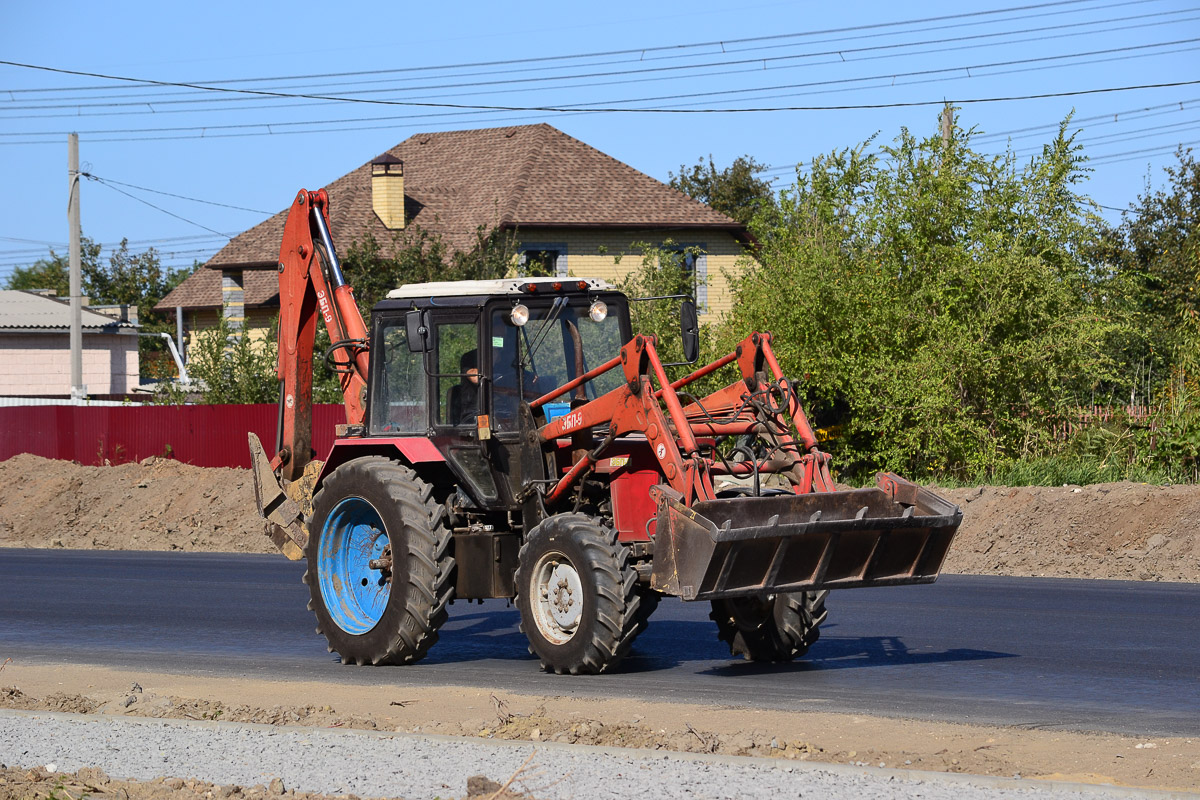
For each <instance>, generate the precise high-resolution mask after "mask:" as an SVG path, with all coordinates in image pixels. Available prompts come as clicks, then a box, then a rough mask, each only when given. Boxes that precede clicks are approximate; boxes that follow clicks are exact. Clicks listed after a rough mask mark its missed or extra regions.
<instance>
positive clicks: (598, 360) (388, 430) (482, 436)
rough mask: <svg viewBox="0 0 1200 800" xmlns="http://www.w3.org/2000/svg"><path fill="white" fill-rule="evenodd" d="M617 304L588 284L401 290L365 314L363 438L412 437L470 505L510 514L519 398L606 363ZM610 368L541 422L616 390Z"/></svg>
mask: <svg viewBox="0 0 1200 800" xmlns="http://www.w3.org/2000/svg"><path fill="white" fill-rule="evenodd" d="M628 304H629V301H628V300H627V298H626V297H625V296H624V295H623V294H621V293H620V292H618V291H616V289H615V288H614V287H613V286H611V285H610V284H608V283H606V282H605V281H602V280H598V279H578V278H576V279H546V278H538V279H523V280H517V279H508V280H489V281H460V282H453V283H449V282H445V283H434V284H410V285H405V286H402V287H400V288H399V289H395V290H393V291H391V292H389V293H388V295H387V297H386V299H384V300H383V301H381V302H380V303H379V304H377V305H376V306H375V309H374V311H373V313H372V319H373V326H372V331H371V351H372V352H373V353H374V354H375V359H374V363H373V364H372V369H371V375H370V377H369V387H368V395H369V397H368V402H367V405H368V413H367V431H366V433H367V436H368V437H371V436H387V437H395V436H422V437H426V438H428V439H429V440H430V441H431V442H432V443H433V444H434V445H435V446H436V447H437V449H438V450H439V451H440V452H441V453H442V454H443V455H444V456H445V457H446V459H447V461H448V462H449V465H450V467H451V469H452V470H453V472H454V473H455V475H456V477H458V478H459V479H460V480H461V483H460V485H463V486H465V487H466V488H467V490H468V493H469V494H470V496H471V497H470V499H471V500H472V501H473V502H474V503H475V504H476V505H477V506H479V507H480V508H495V507H497V506H502V507H504V508H507V509H516V508H517V507H519V505H520V503H519V501H518V500H517V497H516V495H517V493H518V492H519V491H520V488H521V487H520V480H521V478H522V474H521V470H520V469H519V468H516V466H517V462H519V461H520V459H519V458H518V450H519V446H518V445H519V440H520V409H521V403H522V401H523V400H524V401H526V402H529V401H533V400H536V399H537V398H539V397H541V396H543V395H545V394H547V393H549V392H551V391H552V390H554V389H557V388H559V387H560V386H563V385H565V384H567V383H568V382H570V381H573V380H574V379H575V378H577V377H579V376H581V375H583V374H585V373H586V372H588V371H590V370H592V369H594V368H595V367H597V366H599V365H601V364H604V363H605V362H607V361H609V360H611V359H612V358H613V357H615V356H617V355H618V354H619V352H620V349H621V347H622V345H624V344H625V343H626V342H628V341H629V340H630V339H631V338H632V331H631V329H630V321H629V305H628ZM621 382H622V377H621V374H620V372H619V371H609V372H607V373H605V374H603V375H600V376H598V377H596V378H595V379H593V380H588V381H586V382H583V383H581V384H580V385H579V386H578V387H576V388H575V389H574V390H572V391H571V392H570V393H569V395H568V396H564V397H560V398H556V399H555V400H554V401H553V402H547V403H545V404H544V405H543V406H542V407H541V409H540V411H541V413H542V414H544V418H543V419H541V420H540V421H541V422H542V423H543V424H544V422H548V421H552V420H554V419H556V418H558V417H561V416H563V415H565V414H567V413H568V412H569V410H570V408H571V406H572V404H573V403H575V404H578V403H581V402H586V401H588V400H594V399H596V398H597V397H599V396H601V395H603V394H605V393H607V392H609V391H611V390H613V389H615V388H617V387H618V386H620V385H621Z"/></svg>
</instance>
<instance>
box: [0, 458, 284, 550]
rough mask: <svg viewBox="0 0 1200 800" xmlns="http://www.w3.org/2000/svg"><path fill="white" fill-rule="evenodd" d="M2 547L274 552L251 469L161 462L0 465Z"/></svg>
mask: <svg viewBox="0 0 1200 800" xmlns="http://www.w3.org/2000/svg"><path fill="white" fill-rule="evenodd" d="M0 546H7V547H70V548H82V549H100V550H193V551H217V552H234V553H267V552H274V547H273V545H272V544H271V542H270V541H269V540H268V539H267V538H266V537H265V536H264V535H263V523H262V520H260V519H259V517H258V514H257V513H256V512H255V508H254V485H253V482H252V480H251V478H250V471H249V470H244V469H210V468H203V467H193V466H190V465H188V464H181V463H179V462H178V461H172V460H169V459H162V458H148V459H146V460H145V461H143V462H142V463H140V464H121V465H119V466H115V467H82V466H79V465H78V464H75V463H72V462H69V461H55V460H52V459H47V458H41V457H39V456H32V455H18V456H14V457H12V458H10V459H8V460H7V461H3V462H0Z"/></svg>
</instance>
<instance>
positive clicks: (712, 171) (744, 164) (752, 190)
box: [670, 155, 775, 225]
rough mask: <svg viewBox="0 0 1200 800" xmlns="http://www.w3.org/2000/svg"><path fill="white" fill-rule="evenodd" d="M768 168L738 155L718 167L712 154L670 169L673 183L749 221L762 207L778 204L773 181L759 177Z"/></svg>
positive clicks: (733, 216) (711, 204)
mask: <svg viewBox="0 0 1200 800" xmlns="http://www.w3.org/2000/svg"><path fill="white" fill-rule="evenodd" d="M765 169H767V165H766V164H760V163H758V162H757V161H755V160H754V159H753V158H752V157H750V156H739V157H738V158H736V159H734V162H733V163H732V164H730V165H729V166H728V167H726V168H725V169H720V170H719V169H717V165H716V164H715V163H714V162H713V158H712V156H711V155H710V156H709V157H708V160H707V162H706V161H705V159H704V158H701V159H700V160H699V161H698V162H697V163H696V164H695V165H694V166H691V167H689V166H687V165H686V164H685V165H683V166H681V167H680V168H679V174H675V173H674V172H672V173H670V176H671V180H670V185H671V187H672V188H674V189H677V190H679V191H681V192H683V193H684V194H686V195H687V196H688V197H691V198H692V199H694V200H699V201H700V202H701V203H707V204H708V205H710V206H712V207H713V208H715V209H716V210H717V211H720V212H721V213H722V214H724V215H725V216H727V217H731V218H732V219H735V220H737V221H738V222H740V223H742V224H743V225H748V224H749V223H750V220H751V219H753V218H754V214H755V213H756V212H757V211H758V210H759V209H760V208H764V207H765V208H771V207H774V205H775V191H774V190H773V189H772V188H771V182H770V181H768V180H764V179H763V178H759V177H757V176H758V174H759V173H761V172H762V171H763V170H765Z"/></svg>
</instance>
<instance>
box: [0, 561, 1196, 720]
mask: <svg viewBox="0 0 1200 800" xmlns="http://www.w3.org/2000/svg"><path fill="white" fill-rule="evenodd" d="M303 569H304V567H303V565H302V564H299V563H293V562H288V561H285V560H284V559H282V558H281V557H278V556H245V555H241V556H236V555H223V554H181V553H129V552H101V551H71V550H65V551H64V550H53V551H50V550H11V549H0V661H3V659H4V658H6V657H11V658H13V659H14V661H17V662H19V663H23V664H31V663H84V664H95V665H99V666H106V667H115V668H124V669H146V670H154V671H164V672H176V673H187V674H195V675H210V676H222V677H230V678H238V677H251V678H273V679H279V678H288V677H294V678H298V679H299V678H304V679H313V680H328V681H335V682H344V683H353V684H362V685H383V686H403V685H412V686H436V685H445V684H454V685H466V686H483V687H488V688H496V689H504V690H510V691H514V692H525V693H538V694H554V695H568V696H569V695H578V696H586V697H593V696H595V697H600V696H603V697H611V696H617V695H625V696H629V697H643V698H648V699H655V700H668V701H679V702H697V703H707V704H716V705H735V706H751V707H764V708H782V709H806V710H821V711H850V712H858V713H873V714H882V715H888V716H902V717H912V718H918V719H942V720H951V721H962V722H977V723H994V724H1006V725H1023V726H1028V727H1037V728H1065V729H1073V730H1108V731H1113V732H1119V733H1127V734H1133V735H1147V736H1150V735H1161V736H1178V735H1188V736H1195V735H1198V734H1200V584H1165V583H1158V584H1155V583H1135V582H1119V581H1086V580H1060V579H1044V578H1043V579H1037V578H1000V577H980V576H955V575H951V576H945V577H943V578H941V579H940V580H939V581H938V582H937V583H936V584H933V585H931V586H913V587H901V588H884V589H865V590H851V591H844V592H834V593H833V594H832V595H831V596H830V599H829V603H828V605H829V608H830V615H829V620H828V622H827V623H826V625H825V626H824V627H823V628H822V635H821V640H820V641H819V642H818V643H817V644H816V645H815V646H814V647H813V648H812V650H811V651H810V653H809V656H808V657H807V658H806V659H804V660H802V661H798V662H795V663H793V664H787V665H780V666H760V665H755V664H750V663H746V662H742V661H734V660H732V659H730V658H729V656H728V651H727V650H726V649H725V647H724V645H723V644H722V643H720V642H719V641H718V640H717V637H716V626H715V625H714V624H713V623H712V622H710V621H709V619H708V604H707V603H691V604H687V603H682V602H680V601H676V600H666V601H664V602H663V603H662V604H661V605H660V606H659V608H658V610H657V611H656V612H655V615H654V617H653V618H652V619H651V623H650V627H649V629H648V630H647V631H646V632H645V633H644V634H642V636H641V637H640V638H639V639H638V641H637V643H636V644H635V646H634V651H633V653H632V655H631V656H630V657H629V658H627V659H626V660H625V661H624V662H623V665H622V666H623V668H622V670H621V671H620V672H619V673H617V674H614V675H601V676H588V677H571V676H555V675H548V674H544V673H542V672H541V671H540V669H539V668H538V664H537V662H536V661H535V660H534V659H533V658H532V657H531V656H530V655H529V654H528V652H527V651H526V643H525V639H524V636H523V635H522V634H521V633H519V632H518V630H517V614H516V611H515V609H513V608H511V607H508V606H507V605H506V604H505V603H504V602H503V601H491V602H488V603H485V604H483V605H474V604H466V603H462V602H459V603H456V604H455V605H454V606H452V607H451V610H450V621H449V623H447V625H446V626H445V627H444V628H443V629H442V637H441V641H440V642H439V643H438V644H437V646H436V647H435V648H434V649H433V650H432V652H431V653H430V655H429V657H428V658H426V659H425V660H424V661H422V662H420V663H419V664H417V665H415V666H410V667H383V668H352V667H344V666H342V665H341V664H339V663H338V661H337V658H336V657H335V656H333V655H331V654H329V653H328V652H326V650H325V640H324V639H323V638H322V637H320V636H318V635H316V634H314V633H313V625H314V623H313V618H312V615H311V613H310V612H308V611H306V610H305V603H306V602H307V599H308V596H307V592H308V590H307V588H306V587H305V586H303V585H302V584H301V582H300V577H301V575H302V573H303Z"/></svg>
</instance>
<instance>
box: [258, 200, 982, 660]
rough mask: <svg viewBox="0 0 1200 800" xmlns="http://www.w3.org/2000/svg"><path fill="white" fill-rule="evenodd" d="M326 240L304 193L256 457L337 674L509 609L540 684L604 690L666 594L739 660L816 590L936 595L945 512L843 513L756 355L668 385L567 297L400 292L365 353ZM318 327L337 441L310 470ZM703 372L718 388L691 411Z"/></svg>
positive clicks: (823, 467) (649, 358) (381, 315)
mask: <svg viewBox="0 0 1200 800" xmlns="http://www.w3.org/2000/svg"><path fill="white" fill-rule="evenodd" d="M327 215H328V199H327V197H326V195H325V193H324V192H323V191H320V192H305V191H301V192H300V193H299V194H298V195H297V197H296V200H295V203H294V204H293V205H292V209H291V212H290V214H289V216H288V219H287V224H286V227H285V230H284V237H283V246H282V248H281V252H280V257H279V284H280V302H281V306H282V310H281V316H280V331H279V377H280V380H281V386H282V397H281V403H280V410H281V425H280V446H279V448H278V452H277V453H276V454H275V455H274V457H273V458H271V459H269V460H268V458H267V455H266V454H265V453H264V452H263V449H262V447H261V445H260V444H259V443H258V440H257V438H255V437H254V436H253V434H251V450H252V452H253V454H254V463H255V489H256V493H257V497H258V504H259V510H260V513H261V514H262V515H263V516H264V517H265V518H266V519H267V520H268V525H267V528H268V533H269V534H270V535H271V536H272V538H273V539H274V541H275V542H276V543H277V544H278V545H279V546H280V547H281V549H283V550H284V552H285V553H287V554H289V555H290V556H291V557H293V558H299V557H301V555H303V557H305V558H307V561H308V571H307V573H306V575H305V581H306V582H307V583H308V585H309V588H310V590H311V594H312V605H311V607H312V609H313V611H314V612H315V613H316V616H317V622H318V629H319V630H320V631H321V632H322V633H324V634H325V636H326V638H327V639H328V642H329V648H330V650H331V651H336V652H337V653H338V654H339V655H340V656H341V658H342V660H343V662H345V663H353V664H403V663H411V662H414V661H417V660H418V659H420V658H421V657H422V656H424V655H425V654H426V652H428V650H429V648H430V647H431V646H432V645H433V644H434V642H435V641H436V640H437V633H438V628H439V626H441V625H442V623H444V622H445V620H446V616H447V608H446V607H447V604H448V603H449V602H450V601H451V600H452V599H454V598H459V599H467V600H474V599H482V598H508V599H513V600H515V602H516V605H517V608H518V609H519V611H520V616H521V630H522V631H523V632H524V633H525V635H526V636H527V637H528V638H529V644H530V649H531V651H532V652H533V653H534V654H536V655H537V656H538V658H539V659H540V660H541V663H542V666H543V668H545V669H547V670H553V671H554V672H559V673H572V674H576V673H598V672H604V671H606V670H611V669H612V668H613V667H614V666H615V665H616V664H617V663H618V662H619V661H620V660H621V658H622V657H623V656H624V655H625V654H626V653H628V651H629V648H630V646H631V644H632V642H633V640H634V639H635V638H636V637H637V635H638V633H640V632H641V631H642V630H643V629H644V628H645V626H646V622H647V620H648V618H649V617H650V615H651V613H652V612H653V610H654V608H655V607H656V606H657V604H658V601H659V599H660V598H661V597H662V596H663V595H672V596H677V597H681V598H683V599H684V600H686V601H694V600H704V601H709V602H711V604H712V615H711V616H712V618H713V620H714V621H715V622H716V624H717V632H718V635H719V636H720V637H721V639H723V640H725V641H726V642H728V644H729V646H730V649H731V651H732V653H733V654H734V655H741V656H744V657H746V658H748V659H753V660H765V661H784V660H789V659H793V658H795V657H797V656H800V655H803V654H804V653H805V652H806V651H807V650H808V648H809V646H810V645H811V644H812V643H813V642H815V641H816V639H817V637H818V634H819V626H820V624H821V622H822V621H823V620H824V619H825V615H826V611H825V599H826V595H827V594H828V591H829V590H830V589H843V588H855V587H863V586H887V585H900V584H913V583H931V582H933V581H934V580H936V578H937V576H938V574H939V572H940V570H941V565H942V562H943V560H944V558H945V556H946V552H947V550H948V549H949V547H950V543H951V540H952V539H953V538H954V534H955V532H956V531H957V529H958V525H959V522H960V520H961V518H962V514H961V511H960V510H959V509H958V507H957V506H955V505H953V504H951V503H949V502H947V501H945V500H943V499H941V498H939V497H937V496H936V495H934V494H932V493H931V492H929V491H926V490H925V489H922V488H921V487H919V486H916V485H914V484H912V483H909V482H907V481H905V480H903V479H902V478H900V477H898V476H895V475H891V474H881V475H880V476H879V478H878V485H877V486H876V487H872V488H866V489H854V490H846V491H838V490H837V489H836V486H835V485H834V481H833V480H832V478H831V477H830V473H829V455H828V454H826V453H824V452H822V451H821V450H820V449H819V448H818V446H817V439H816V436H815V435H814V433H813V430H812V427H811V426H810V424H809V422H808V419H807V418H806V417H805V414H804V411H803V409H802V408H801V406H800V402H799V400H798V399H797V394H796V390H795V387H794V385H793V384H792V382H791V381H789V380H788V379H787V378H785V377H784V374H783V372H782V371H781V369H780V367H779V363H778V361H777V360H776V358H775V354H774V352H773V351H772V349H771V335H770V334H769V333H753V334H751V335H750V336H748V337H746V338H745V339H744V340H743V341H742V342H741V343H740V344H738V345H737V347H736V348H735V349H734V351H733V352H731V353H729V354H727V355H725V356H723V357H721V358H719V359H717V360H716V361H714V362H712V363H711V364H708V365H706V366H703V367H701V368H699V369H696V370H695V371H694V372H692V373H691V374H690V375H687V376H686V377H683V378H680V379H678V380H675V381H671V380H669V379H668V377H667V373H666V371H665V370H664V365H663V363H662V361H661V359H660V357H659V354H658V350H657V349H656V345H657V341H656V339H655V338H654V337H652V336H640V335H636V334H635V333H634V331H633V330H632V329H631V327H630V314H629V302H630V301H629V300H628V299H627V298H626V297H625V296H624V295H622V294H621V293H620V292H617V291H615V290H614V288H613V287H611V286H609V285H608V284H606V283H605V282H604V281H600V280H595V279H585V278H538V279H505V280H489V281H462V282H453V283H429V284H416V285H408V286H402V287H400V288H399V289H396V290H394V291H392V292H390V293H389V294H388V296H387V298H386V299H384V300H383V301H381V302H380V303H379V304H378V305H376V306H375V308H374V310H373V313H372V323H371V329H370V330H369V331H368V330H367V327H366V325H365V324H364V323H363V318H362V316H361V314H360V313H359V310H358V308H357V306H356V305H355V303H354V298H353V293H352V290H351V289H350V287H349V286H347V285H346V283H345V280H344V278H343V277H342V273H341V269H340V267H339V264H338V259H337V254H336V252H335V250H334V247H333V242H332V240H331V237H330V234H329V228H328V221H327ZM682 307H683V311H682V314H681V317H682V331H681V335H682V338H683V349H684V351H685V354H686V356H685V357H686V358H687V359H688V360H689V361H694V360H695V357H696V350H697V326H696V313H695V307H694V305H692V304H691V302H690V301H685V302H683V304H682ZM318 315H319V316H320V317H321V318H322V319H324V321H325V324H326V326H327V327H328V329H329V333H330V339H331V341H332V342H333V344H332V347H330V349H329V351H328V352H327V353H326V358H327V359H328V360H329V362H330V364H331V365H332V366H333V368H334V369H335V371H337V372H339V373H340V376H341V385H342V389H343V392H344V396H345V405H346V416H347V420H348V423H347V424H346V425H345V426H340V427H339V430H338V431H337V438H336V441H335V443H334V445H333V448H332V449H331V450H330V452H329V453H327V454H324V455H325V459H324V461H323V462H320V461H314V460H313V459H314V456H315V455H316V454H315V453H314V452H313V451H312V446H311V406H312V350H313V342H314V336H315V333H316V324H317V316H318ZM721 370H723V371H724V372H726V373H728V374H729V377H730V379H731V382H730V383H728V385H726V386H724V388H721V389H719V390H718V391H715V392H711V393H708V394H707V395H706V396H697V395H694V394H691V393H689V392H688V388H689V386H691V385H692V384H694V383H695V382H696V381H698V380H700V379H701V378H705V377H707V376H710V375H713V374H714V373H717V372H718V371H721ZM310 497H311V505H310V503H309V499H310Z"/></svg>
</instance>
